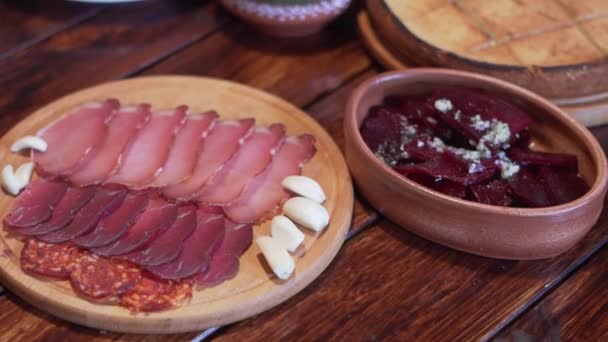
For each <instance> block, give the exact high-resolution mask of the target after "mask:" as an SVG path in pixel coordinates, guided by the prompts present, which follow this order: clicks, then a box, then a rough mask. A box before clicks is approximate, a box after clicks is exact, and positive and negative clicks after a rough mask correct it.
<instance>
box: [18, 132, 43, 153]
mask: <svg viewBox="0 0 608 342" xmlns="http://www.w3.org/2000/svg"><path fill="white" fill-rule="evenodd" d="M47 147H48V145H47V143H46V141H44V140H42V138H40V137H37V136H34V135H26V136H24V137H23V138H21V139H19V140H17V141H15V142H14V143H13V146H11V152H13V153H16V152H19V151H21V150H24V149H28V148H31V149H33V150H36V151H40V152H45V151H46V149H47Z"/></svg>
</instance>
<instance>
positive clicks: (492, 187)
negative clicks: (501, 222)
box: [470, 179, 513, 207]
mask: <svg viewBox="0 0 608 342" xmlns="http://www.w3.org/2000/svg"><path fill="white" fill-rule="evenodd" d="M470 189H471V192H472V193H473V196H475V201H477V202H479V203H483V204H491V205H500V206H503V207H508V206H510V205H511V202H512V201H513V198H512V197H511V195H510V194H509V185H507V183H505V182H504V181H502V180H498V179H497V180H493V181H491V182H489V183H487V184H475V185H471V187H470Z"/></svg>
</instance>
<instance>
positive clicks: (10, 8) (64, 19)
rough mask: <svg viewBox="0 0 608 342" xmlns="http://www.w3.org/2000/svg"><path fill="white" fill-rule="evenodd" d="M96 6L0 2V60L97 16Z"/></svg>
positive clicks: (38, 1) (26, 0)
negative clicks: (0, 14)
mask: <svg viewBox="0 0 608 342" xmlns="http://www.w3.org/2000/svg"><path fill="white" fill-rule="evenodd" d="M100 10H101V7H100V6H94V5H89V4H79V3H74V2H67V1H61V2H50V1H45V0H24V1H19V0H7V1H2V2H0V13H2V16H1V18H2V20H1V21H0V60H2V59H4V58H6V57H8V56H10V55H13V54H15V53H18V52H19V51H21V50H23V49H26V48H27V47H29V46H32V45H34V44H36V43H38V42H40V41H42V40H44V39H47V38H49V37H51V36H53V35H55V34H57V33H58V32H61V31H63V30H65V29H67V28H69V27H71V26H74V25H77V24H78V23H80V22H83V21H85V20H87V19H89V18H91V17H92V16H94V15H96V14H97V13H99V11H100Z"/></svg>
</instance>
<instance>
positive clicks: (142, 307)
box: [120, 272, 192, 312]
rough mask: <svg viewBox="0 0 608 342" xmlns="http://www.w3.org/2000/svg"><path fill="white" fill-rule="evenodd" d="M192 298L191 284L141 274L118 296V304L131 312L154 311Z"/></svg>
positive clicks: (172, 306)
mask: <svg viewBox="0 0 608 342" xmlns="http://www.w3.org/2000/svg"><path fill="white" fill-rule="evenodd" d="M190 298H192V285H191V284H190V283H187V282H174V281H170V280H162V279H157V278H155V277H154V276H152V275H149V274H146V273H145V272H144V273H143V275H142V278H141V280H140V281H139V282H138V283H137V284H136V285H135V287H133V288H132V289H131V290H129V291H127V292H126V293H125V294H123V295H122V296H121V297H120V305H122V306H123V307H126V308H127V309H129V310H131V311H132V312H155V311H162V310H167V309H171V308H174V307H177V306H179V305H181V304H183V303H185V302H186V301H188V300H189V299H190Z"/></svg>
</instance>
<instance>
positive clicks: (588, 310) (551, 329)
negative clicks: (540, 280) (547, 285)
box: [496, 247, 608, 342]
mask: <svg viewBox="0 0 608 342" xmlns="http://www.w3.org/2000/svg"><path fill="white" fill-rule="evenodd" d="M607 279H608V248H606V247H604V248H603V249H602V250H601V252H599V253H598V254H597V255H595V256H593V257H592V258H591V259H590V260H589V262H588V263H587V264H586V265H584V266H583V267H582V268H581V269H580V270H578V271H577V272H576V274H574V275H573V276H572V277H570V278H568V279H567V280H566V281H565V282H564V283H563V284H562V285H561V286H559V287H558V288H557V289H556V290H555V291H553V292H551V294H549V295H548V296H547V297H546V298H544V299H543V300H542V301H541V302H540V303H538V304H536V305H535V306H534V307H533V308H532V309H531V310H530V311H528V312H527V313H526V314H524V315H523V316H522V317H521V318H520V319H518V320H517V322H515V324H513V325H512V326H510V327H509V328H508V329H506V330H505V331H504V332H503V333H502V334H500V336H499V337H498V338H497V339H496V341H497V342H503V341H515V340H517V339H518V338H519V340H523V339H529V340H531V339H535V340H537V341H560V340H561V341H606V340H608V286H606V280H607Z"/></svg>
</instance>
